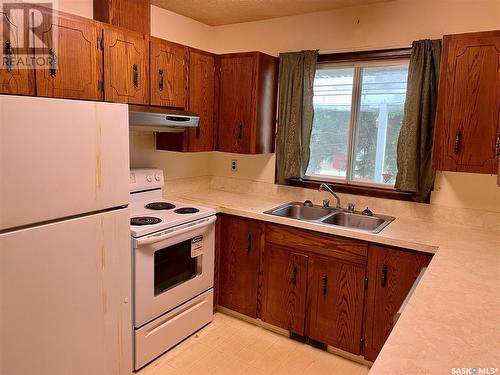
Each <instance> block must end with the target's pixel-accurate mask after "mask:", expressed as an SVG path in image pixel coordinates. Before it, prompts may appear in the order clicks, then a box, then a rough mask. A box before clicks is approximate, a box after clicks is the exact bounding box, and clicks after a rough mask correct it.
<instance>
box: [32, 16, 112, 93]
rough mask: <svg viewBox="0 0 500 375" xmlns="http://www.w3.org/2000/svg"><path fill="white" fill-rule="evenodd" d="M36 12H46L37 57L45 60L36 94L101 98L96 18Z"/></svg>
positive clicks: (38, 74)
mask: <svg viewBox="0 0 500 375" xmlns="http://www.w3.org/2000/svg"><path fill="white" fill-rule="evenodd" d="M35 14H36V15H38V16H40V15H43V21H42V20H41V21H40V23H41V28H42V30H41V32H40V38H35V41H36V42H35V43H36V47H37V48H36V51H37V52H36V58H37V61H45V64H44V65H43V66H42V67H38V69H37V70H36V86H37V95H39V96H50V97H58V98H72V99H93V100H99V99H102V91H101V90H100V87H99V80H100V79H101V75H102V70H101V69H102V51H101V50H100V49H99V48H98V46H97V39H98V36H97V27H96V25H95V23H94V21H92V20H89V19H85V18H80V17H76V16H72V15H68V14H63V13H60V12H57V11H51V10H49V11H41V12H38V13H35ZM35 23H36V24H38V23H39V22H38V21H37V20H35Z"/></svg>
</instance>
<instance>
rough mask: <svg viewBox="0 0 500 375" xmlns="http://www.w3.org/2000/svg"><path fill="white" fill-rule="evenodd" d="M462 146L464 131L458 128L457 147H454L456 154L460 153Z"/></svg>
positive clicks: (456, 135)
mask: <svg viewBox="0 0 500 375" xmlns="http://www.w3.org/2000/svg"><path fill="white" fill-rule="evenodd" d="M461 148H462V131H461V130H457V133H456V134H455V148H454V149H453V152H454V153H455V155H458V154H459V153H460V149H461Z"/></svg>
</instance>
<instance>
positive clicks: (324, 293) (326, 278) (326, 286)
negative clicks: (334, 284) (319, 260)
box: [323, 273, 328, 296]
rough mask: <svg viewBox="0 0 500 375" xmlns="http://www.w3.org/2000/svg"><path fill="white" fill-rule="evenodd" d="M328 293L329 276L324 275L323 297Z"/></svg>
mask: <svg viewBox="0 0 500 375" xmlns="http://www.w3.org/2000/svg"><path fill="white" fill-rule="evenodd" d="M327 291H328V275H327V274H326V273H325V274H324V275H323V295H325V296H326V292H327Z"/></svg>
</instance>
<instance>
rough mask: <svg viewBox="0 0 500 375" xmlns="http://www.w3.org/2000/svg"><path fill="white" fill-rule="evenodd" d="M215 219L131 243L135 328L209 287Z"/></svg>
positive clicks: (151, 235)
mask: <svg viewBox="0 0 500 375" xmlns="http://www.w3.org/2000/svg"><path fill="white" fill-rule="evenodd" d="M215 220H216V217H215V216H210V217H208V218H204V219H199V220H196V221H193V222H190V223H187V224H183V225H179V226H177V227H175V228H170V229H167V230H164V231H161V232H157V233H153V234H150V235H147V236H144V237H141V238H138V239H134V240H133V244H134V312H135V320H134V321H135V327H136V328H139V327H141V326H142V325H144V324H146V323H147V322H149V321H151V320H153V319H155V318H157V317H158V316H160V315H162V314H164V313H166V312H167V311H169V310H172V309H173V308H175V307H177V306H178V305H180V304H182V303H184V302H186V301H188V300H190V299H191V298H194V297H196V296H197V295H199V294H200V293H203V292H204V291H206V290H208V289H210V288H212V287H213V283H214V257H215Z"/></svg>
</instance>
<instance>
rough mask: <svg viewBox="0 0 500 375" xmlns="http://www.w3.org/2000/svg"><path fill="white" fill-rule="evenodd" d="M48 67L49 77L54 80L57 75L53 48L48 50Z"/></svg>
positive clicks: (55, 56)
mask: <svg viewBox="0 0 500 375" xmlns="http://www.w3.org/2000/svg"><path fill="white" fill-rule="evenodd" d="M49 67H50V76H51V77H52V78H54V77H55V76H56V75H57V55H56V51H55V50H54V49H53V48H50V49H49Z"/></svg>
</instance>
